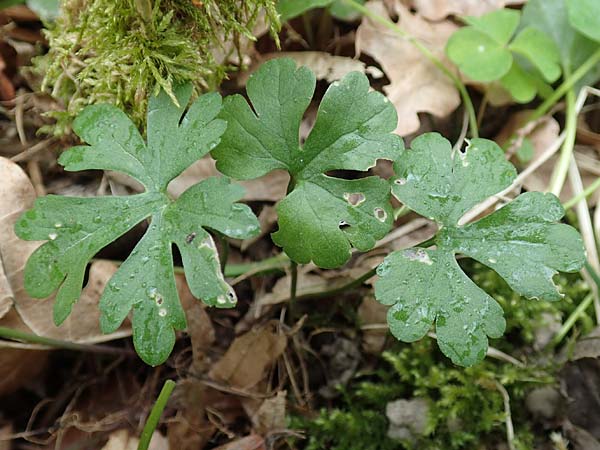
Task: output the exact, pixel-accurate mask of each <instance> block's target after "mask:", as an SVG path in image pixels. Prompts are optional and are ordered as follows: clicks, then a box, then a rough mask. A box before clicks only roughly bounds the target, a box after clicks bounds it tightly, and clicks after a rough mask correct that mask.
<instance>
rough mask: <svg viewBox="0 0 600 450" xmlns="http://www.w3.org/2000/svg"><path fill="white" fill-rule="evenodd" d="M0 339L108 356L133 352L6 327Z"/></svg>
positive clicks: (0, 334) (2, 328) (1, 329)
mask: <svg viewBox="0 0 600 450" xmlns="http://www.w3.org/2000/svg"><path fill="white" fill-rule="evenodd" d="M0 338H3V339H10V340H13V341H20V342H27V343H30V344H41V345H46V346H48V347H53V348H60V349H64V350H75V351H79V352H90V353H103V354H108V355H132V354H133V352H131V351H129V350H127V349H124V348H116V347H110V346H108V345H92V344H77V343H75V342H69V341H61V340H59V339H52V338H47V337H43V336H38V335H37V334H31V333H25V332H24V331H20V330H15V329H13V328H8V327H0Z"/></svg>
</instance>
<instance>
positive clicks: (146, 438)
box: [138, 380, 175, 450]
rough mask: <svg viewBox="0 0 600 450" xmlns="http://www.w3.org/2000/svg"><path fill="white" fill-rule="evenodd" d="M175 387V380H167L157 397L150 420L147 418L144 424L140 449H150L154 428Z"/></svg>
mask: <svg viewBox="0 0 600 450" xmlns="http://www.w3.org/2000/svg"><path fill="white" fill-rule="evenodd" d="M173 389H175V382H174V381H173V380H167V381H165V384H164V385H163V387H162V389H161V391H160V394H159V395H158V398H157V399H156V403H155V404H154V406H153V407H152V411H150V415H149V416H148V420H146V425H144V429H143V430H142V434H141V436H140V443H139V444H138V450H148V446H149V445H150V440H151V439H152V434H154V430H156V426H157V425H158V421H159V420H160V416H161V415H162V413H163V411H164V409H165V406H167V401H168V400H169V397H170V396H171V393H172V392H173Z"/></svg>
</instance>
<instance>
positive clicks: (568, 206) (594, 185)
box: [563, 178, 600, 209]
mask: <svg viewBox="0 0 600 450" xmlns="http://www.w3.org/2000/svg"><path fill="white" fill-rule="evenodd" d="M598 188H600V178H597V179H596V181H594V182H593V183H592V184H590V185H589V186H588V187H587V188H585V189H584V190H583V191H581V192H580V193H579V194H577V195H575V196H573V197H572V198H571V199H569V200H567V201H566V202H565V203H563V208H565V209H571V208H572V207H573V206H575V205H576V204H577V203H579V202H580V201H581V200H583V199H584V198H588V197H589V196H590V195H592V194H593V193H594V192H595V191H596V190H597V189H598Z"/></svg>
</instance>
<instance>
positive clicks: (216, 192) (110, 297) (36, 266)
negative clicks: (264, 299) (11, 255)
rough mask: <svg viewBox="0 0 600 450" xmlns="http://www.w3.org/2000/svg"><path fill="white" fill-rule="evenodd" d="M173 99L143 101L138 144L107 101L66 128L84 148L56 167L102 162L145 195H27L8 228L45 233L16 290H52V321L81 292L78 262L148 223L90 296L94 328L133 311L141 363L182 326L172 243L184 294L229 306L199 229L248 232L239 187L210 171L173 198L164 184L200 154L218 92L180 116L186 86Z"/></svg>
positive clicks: (22, 233)
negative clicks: (28, 206)
mask: <svg viewBox="0 0 600 450" xmlns="http://www.w3.org/2000/svg"><path fill="white" fill-rule="evenodd" d="M175 94H176V96H177V100H178V103H179V105H181V106H176V105H175V104H173V102H172V101H171V99H170V98H169V97H168V96H167V94H165V93H164V92H161V93H160V94H159V95H158V96H156V97H152V98H151V99H150V102H149V108H148V142H147V144H146V143H145V142H144V140H143V138H142V137H141V136H140V134H139V132H138V130H137V129H136V127H135V126H134V125H133V123H132V122H131V121H130V120H129V118H128V117H127V116H126V115H125V114H124V113H123V112H122V111H120V110H119V109H117V108H116V107H113V106H110V105H94V106H88V107H87V108H86V109H85V110H84V111H83V112H82V113H81V114H80V115H79V117H78V118H77V119H76V120H75V122H74V126H73V128H74V130H75V132H76V133H77V134H78V135H79V136H80V137H81V138H82V139H83V140H84V141H85V142H87V143H88V144H89V145H88V146H79V147H74V148H72V149H70V150H68V151H66V152H65V153H63V155H62V156H61V158H60V160H59V161H60V163H61V164H62V165H63V166H65V169H66V170H70V171H76V170H87V169H104V170H117V171H120V172H123V173H126V174H128V175H130V176H132V177H133V178H135V179H137V180H138V181H139V182H141V183H142V184H143V185H144V187H145V189H146V192H144V193H143V194H139V195H132V196H125V197H95V198H74V197H61V196H53V195H49V196H47V197H43V198H40V199H38V200H37V201H36V204H35V207H34V208H33V209H32V210H30V211H28V212H26V213H25V214H24V215H23V217H22V218H21V219H20V220H19V222H18V223H17V225H16V227H15V229H16V232H17V234H18V235H19V237H21V238H22V239H26V240H47V241H48V242H47V243H45V244H44V245H42V246H41V247H40V248H39V249H38V250H37V251H36V252H35V253H34V254H33V255H32V256H31V258H30V259H29V261H28V262H27V266H26V268H25V287H26V289H27V291H28V292H29V293H30V294H31V295H32V296H33V297H39V298H43V297H47V296H49V295H50V294H52V293H53V292H54V291H55V290H57V289H58V293H57V295H56V300H55V304H54V319H55V322H56V323H57V324H60V323H61V322H62V321H64V320H65V318H66V317H67V316H68V315H69V313H70V311H71V308H72V306H73V304H74V303H75V302H76V301H77V299H78V297H79V294H80V292H81V288H82V284H83V280H84V274H85V269H86V265H87V264H88V262H89V261H90V259H91V258H92V257H94V255H95V254H96V253H97V252H98V251H99V250H100V249H102V248H103V247H105V246H106V245H108V244H109V243H111V242H112V241H114V240H115V239H117V238H118V237H119V236H121V235H123V234H124V233H125V232H127V231H128V230H129V229H131V228H132V227H133V226H135V225H136V224H138V223H140V222H141V221H143V220H144V219H147V218H150V225H149V228H148V230H147V232H146V234H145V235H144V236H143V238H142V239H141V240H140V242H139V243H138V244H137V246H136V247H135V249H134V250H133V252H132V253H131V255H130V256H129V257H128V258H127V259H126V260H125V262H124V263H123V264H122V265H121V267H120V268H119V270H118V271H117V272H116V273H115V274H114V276H113V277H112V279H111V280H110V282H109V283H108V286H107V288H106V289H105V291H104V293H103V295H102V298H101V300H100V309H101V312H102V316H101V326H102V330H103V331H104V332H107V333H108V332H112V331H114V330H116V329H117V328H118V327H119V325H120V324H121V323H122V321H123V320H124V319H125V317H126V316H127V315H128V313H129V311H130V310H131V309H132V308H133V338H134V344H135V347H136V349H137V351H138V353H139V354H140V356H141V357H142V359H143V360H144V361H146V362H147V363H149V364H152V365H156V364H160V363H162V362H163V361H165V359H166V358H167V357H168V356H169V354H170V352H171V350H172V348H173V345H174V342H175V333H174V329H183V328H184V327H185V317H184V314H183V310H182V308H181V305H180V303H179V298H178V294H177V290H176V288H175V278H174V273H173V255H172V244H175V245H176V246H177V248H178V249H179V252H180V253H181V256H182V259H183V264H184V269H185V275H186V279H187V282H188V284H189V286H190V289H191V291H192V293H193V294H194V295H195V296H196V297H199V298H202V300H203V301H204V302H205V303H207V304H209V305H212V306H217V307H231V306H233V305H234V304H235V302H236V298H235V293H234V291H233V290H232V288H231V287H230V286H229V285H228V284H227V283H226V282H225V280H224V279H223V275H222V273H221V269H220V265H219V259H218V255H217V251H216V248H215V244H214V242H213V240H212V237H211V236H210V235H209V234H208V232H207V231H206V229H207V228H208V229H213V230H217V231H219V232H221V233H223V234H225V235H227V236H230V237H233V238H247V237H250V236H253V235H255V234H256V233H257V232H258V228H259V226H258V221H257V219H256V217H255V216H254V215H253V214H252V212H251V210H250V209H249V208H248V207H247V206H245V205H241V204H239V203H235V202H236V201H238V200H239V199H241V198H242V196H243V189H242V188H241V187H239V186H236V185H232V184H230V182H229V180H228V179H226V178H210V179H207V180H205V181H202V182H200V183H198V184H196V185H195V186H192V187H191V188H189V189H188V190H187V191H186V192H184V193H183V194H182V195H181V196H180V197H179V199H177V200H176V201H173V200H171V199H170V198H169V197H168V195H167V194H166V187H167V184H168V183H169V181H170V180H171V179H173V178H174V177H175V176H177V175H179V173H181V172H182V171H183V170H184V169H185V168H187V166H189V165H190V164H191V163H192V162H194V161H196V160H197V159H199V158H200V157H202V156H203V155H205V154H206V153H208V152H209V151H210V150H211V149H212V148H213V147H214V146H215V145H216V144H217V143H218V142H219V139H220V137H221V135H222V133H223V131H224V130H225V127H226V124H225V122H224V121H223V120H221V119H218V118H217V115H218V113H219V111H220V109H221V98H220V96H219V95H218V94H208V95H204V96H202V97H200V98H199V99H198V100H196V101H195V102H194V103H193V104H192V106H191V107H190V108H189V110H188V111H187V113H186V114H185V115H184V112H185V106H186V105H187V103H188V101H189V99H190V95H191V89H190V87H189V86H183V87H180V88H178V89H177V90H176V92H175Z"/></svg>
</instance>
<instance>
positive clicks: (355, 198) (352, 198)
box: [344, 192, 366, 206]
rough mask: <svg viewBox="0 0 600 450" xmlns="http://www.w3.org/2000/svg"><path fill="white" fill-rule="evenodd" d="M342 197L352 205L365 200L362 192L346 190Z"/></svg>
mask: <svg viewBox="0 0 600 450" xmlns="http://www.w3.org/2000/svg"><path fill="white" fill-rule="evenodd" d="M344 199H345V200H346V201H347V202H348V203H350V205H352V206H358V205H360V204H361V203H362V202H364V201H365V200H366V198H365V195H364V194H363V193H362V192H356V193H350V192H346V193H345V194H344Z"/></svg>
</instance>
